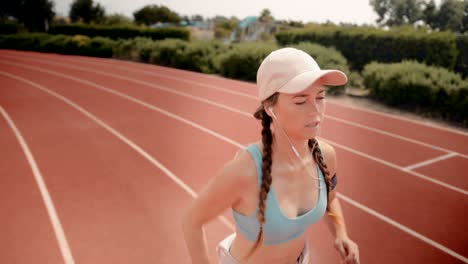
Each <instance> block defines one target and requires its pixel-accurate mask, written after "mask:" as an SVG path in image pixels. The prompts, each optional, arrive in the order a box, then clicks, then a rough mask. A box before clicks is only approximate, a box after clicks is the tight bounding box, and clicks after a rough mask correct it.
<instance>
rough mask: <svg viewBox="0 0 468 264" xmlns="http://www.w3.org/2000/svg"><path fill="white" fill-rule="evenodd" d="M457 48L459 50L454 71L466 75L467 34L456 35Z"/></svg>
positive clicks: (467, 74)
mask: <svg viewBox="0 0 468 264" xmlns="http://www.w3.org/2000/svg"><path fill="white" fill-rule="evenodd" d="M457 48H458V50H459V51H460V53H459V54H458V57H457V62H456V64H455V72H458V73H460V74H461V75H462V76H463V77H464V78H466V77H468V35H466V34H465V35H458V36H457Z"/></svg>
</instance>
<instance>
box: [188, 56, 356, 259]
mask: <svg viewBox="0 0 468 264" xmlns="http://www.w3.org/2000/svg"><path fill="white" fill-rule="evenodd" d="M346 82H347V77H346V75H345V74H344V73H343V72H341V71H339V70H321V69H320V67H319V66H318V64H317V63H316V62H315V60H314V59H313V58H312V57H311V56H310V55H309V54H307V53H305V52H304V51H301V50H298V49H295V48H290V47H288V48H282V49H278V50H276V51H273V52H271V53H270V54H269V55H268V56H267V57H266V58H265V59H264V60H263V62H262V63H261V65H260V67H259V68H258V71H257V87H258V95H259V96H258V99H259V107H258V109H257V110H256V112H255V113H254V117H255V118H257V119H259V120H260V121H261V123H262V127H263V129H262V133H261V140H259V141H257V142H253V143H251V144H248V146H247V147H246V148H245V149H242V150H240V151H239V152H237V154H236V155H235V157H234V158H233V159H232V160H230V161H228V162H227V163H226V164H224V166H223V167H222V168H221V169H220V170H219V171H218V172H217V174H216V176H215V177H214V178H213V179H212V180H211V181H210V182H209V183H208V184H207V186H206V187H205V188H204V189H203V191H201V192H200V194H199V196H198V197H197V198H196V199H195V200H194V201H193V203H192V204H191V206H190V207H189V208H188V209H187V211H186V212H185V215H184V219H183V225H182V226H183V231H184V237H185V241H186V244H187V248H188V250H189V254H190V257H191V260H192V263H194V264H202V263H203V264H207V263H210V262H209V257H208V249H207V246H206V238H205V234H204V229H203V225H204V224H205V223H207V222H209V221H211V220H212V219H214V218H215V217H216V216H218V215H219V214H221V213H222V212H223V211H224V210H225V209H226V208H232V213H233V217H234V220H235V226H236V230H235V232H234V233H232V234H230V235H229V236H227V237H226V238H225V239H223V240H222V241H221V242H219V244H218V245H217V247H216V252H217V254H218V260H219V263H220V264H238V263H252V264H263V263H265V264H270V263H273V264H294V263H298V264H299V263H302V264H306V263H309V256H310V254H311V252H310V249H309V242H308V239H307V237H306V236H305V231H306V230H307V228H308V227H309V226H310V225H312V224H314V223H316V222H318V221H319V220H320V219H321V218H322V216H324V215H325V216H326V219H325V220H326V223H327V225H328V227H329V229H330V232H331V233H332V235H333V237H334V238H335V240H334V246H335V248H336V249H337V250H338V252H339V254H340V256H341V259H342V263H347V264H348V263H349V264H358V263H359V251H358V246H357V245H356V244H355V243H354V242H353V241H352V240H351V239H350V238H349V236H348V234H347V231H346V227H345V221H344V217H343V213H342V210H341V206H340V202H339V200H338V198H337V197H336V189H335V186H336V185H337V175H336V170H337V159H336V154H335V150H334V148H333V147H332V146H331V145H330V144H328V143H326V142H325V141H323V140H320V139H318V135H319V130H320V127H321V122H322V121H323V118H324V111H325V101H324V99H325V85H332V86H336V85H344V84H345V83H346Z"/></svg>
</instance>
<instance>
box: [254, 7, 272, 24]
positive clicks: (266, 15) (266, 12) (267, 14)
mask: <svg viewBox="0 0 468 264" xmlns="http://www.w3.org/2000/svg"><path fill="white" fill-rule="evenodd" d="M258 20H259V21H261V22H265V23H270V22H273V21H274V20H275V19H274V18H273V16H272V15H271V11H270V9H268V8H265V9H263V10H262V12H261V13H260V17H259V18H258Z"/></svg>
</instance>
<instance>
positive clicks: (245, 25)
mask: <svg viewBox="0 0 468 264" xmlns="http://www.w3.org/2000/svg"><path fill="white" fill-rule="evenodd" d="M276 30H277V26H276V23H275V22H274V21H272V22H262V21H260V20H259V19H258V17H256V16H248V17H246V18H244V19H243V20H241V21H240V22H239V24H238V26H237V27H236V28H235V29H234V30H233V31H232V34H231V37H230V40H231V41H257V40H261V37H262V34H266V35H272V34H274V33H275V32H276Z"/></svg>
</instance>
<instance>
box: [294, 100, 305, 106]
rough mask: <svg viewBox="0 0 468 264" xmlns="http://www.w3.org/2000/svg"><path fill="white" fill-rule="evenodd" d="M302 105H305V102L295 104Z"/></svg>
mask: <svg viewBox="0 0 468 264" xmlns="http://www.w3.org/2000/svg"><path fill="white" fill-rule="evenodd" d="M304 103H305V101H304V102H301V103H296V104H297V105H301V104H304Z"/></svg>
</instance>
